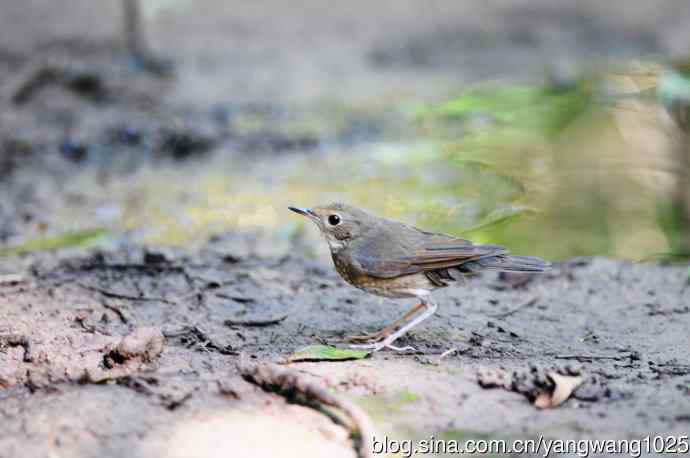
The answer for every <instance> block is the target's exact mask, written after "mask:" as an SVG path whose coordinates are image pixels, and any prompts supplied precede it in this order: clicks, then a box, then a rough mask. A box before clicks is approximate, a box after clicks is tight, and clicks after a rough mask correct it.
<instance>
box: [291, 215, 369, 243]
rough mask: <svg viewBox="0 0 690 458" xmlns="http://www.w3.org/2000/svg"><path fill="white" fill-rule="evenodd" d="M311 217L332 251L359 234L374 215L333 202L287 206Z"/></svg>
mask: <svg viewBox="0 0 690 458" xmlns="http://www.w3.org/2000/svg"><path fill="white" fill-rule="evenodd" d="M288 208H289V209H290V210H292V211H293V212H295V213H299V214H300V215H303V216H306V217H307V218H309V219H311V220H312V221H313V222H314V223H315V224H316V226H317V227H318V228H319V230H320V231H321V233H322V234H323V236H324V237H325V238H326V241H327V242H328V246H329V247H330V249H331V251H332V252H335V251H339V250H341V249H342V248H345V247H347V245H348V244H349V243H350V242H352V241H353V240H354V239H356V238H357V237H359V236H361V235H362V234H363V233H364V231H365V230H366V228H367V222H368V221H369V220H371V219H373V218H375V217H374V216H372V215H370V214H369V213H367V212H365V211H364V210H360V209H358V208H355V207H352V206H350V205H345V204H340V203H333V204H328V205H323V206H319V207H313V208H298V207H288Z"/></svg>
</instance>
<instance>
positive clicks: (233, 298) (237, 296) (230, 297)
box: [213, 292, 254, 304]
mask: <svg viewBox="0 0 690 458" xmlns="http://www.w3.org/2000/svg"><path fill="white" fill-rule="evenodd" d="M213 295H214V296H216V297H219V298H221V299H228V300H231V301H235V302H240V303H243V304H244V303H247V302H254V298H253V297H246V296H242V295H240V294H237V293H235V294H228V293H222V292H219V293H214V294H213Z"/></svg>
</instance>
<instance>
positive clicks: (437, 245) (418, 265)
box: [353, 227, 507, 278]
mask: <svg viewBox="0 0 690 458" xmlns="http://www.w3.org/2000/svg"><path fill="white" fill-rule="evenodd" d="M406 229H408V230H412V231H414V232H407V233H406V234H404V235H402V236H401V234H399V233H398V234H395V235H396V236H395V237H393V236H392V235H391V234H381V235H380V236H378V237H374V238H368V239H367V240H364V241H363V242H362V243H361V244H360V246H359V247H358V249H356V250H353V253H354V255H353V256H354V260H355V261H356V262H357V264H358V265H359V266H360V268H361V269H362V270H363V271H364V272H365V273H366V274H368V275H371V276H373V277H378V278H395V277H399V276H402V275H410V274H414V273H417V272H425V271H430V270H436V269H444V268H448V267H454V266H459V265H461V264H463V263H465V262H468V261H474V260H477V259H481V258H484V257H487V256H496V255H500V254H505V253H507V250H506V249H505V248H503V247H500V246H497V245H474V244H473V243H472V242H470V241H469V240H464V239H460V238H457V237H453V236H451V235H446V234H436V233H431V232H425V231H421V230H419V229H416V228H411V227H406ZM391 240H395V241H396V242H395V243H392V242H391Z"/></svg>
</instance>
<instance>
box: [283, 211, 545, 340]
mask: <svg viewBox="0 0 690 458" xmlns="http://www.w3.org/2000/svg"><path fill="white" fill-rule="evenodd" d="M288 208H289V209H290V210H292V211H294V212H296V213H299V214H300V215H304V216H306V217H308V218H309V219H311V220H312V221H313V222H314V223H316V225H317V226H318V228H319V230H320V231H321V233H322V234H323V236H324V237H325V238H326V242H328V246H329V248H330V249H331V257H332V258H333V263H334V264H335V268H336V269H337V270H338V273H339V274H340V276H341V277H343V279H345V281H347V282H348V283H350V284H351V285H352V286H355V287H357V288H359V289H361V290H364V291H366V292H368V293H371V294H375V295H378V296H384V297H390V298H404V297H416V298H418V299H419V301H420V303H419V304H418V305H416V306H414V307H412V309H410V310H409V311H408V312H407V313H405V315H403V316H402V317H401V318H399V319H398V320H396V321H395V322H394V323H392V324H390V325H389V326H386V327H385V328H383V329H381V330H380V331H378V332H376V333H373V334H367V335H364V336H352V337H350V338H349V341H350V342H352V341H359V342H361V341H365V343H364V344H362V345H351V347H353V348H362V349H369V350H374V351H377V350H380V349H382V348H390V349H393V350H408V349H410V348H411V347H403V348H401V347H396V346H393V345H392V344H393V342H394V341H395V340H396V339H397V338H398V337H400V336H401V335H403V334H404V333H406V332H407V331H409V330H410V329H412V328H413V327H415V326H417V325H418V324H419V323H421V322H422V321H424V320H425V319H427V318H429V317H430V316H431V315H433V314H434V312H435V311H436V309H437V307H438V306H437V304H436V302H435V301H434V300H433V298H432V297H431V292H432V291H433V290H435V289H438V288H443V287H446V286H448V285H449V284H451V283H453V282H456V281H459V280H461V279H462V278H463V277H464V276H466V275H471V274H474V273H477V272H481V271H483V270H498V271H507V272H535V273H536V272H544V271H545V270H546V269H548V268H549V267H550V264H549V263H548V262H546V261H544V260H542V259H539V258H534V257H527V256H511V255H509V254H508V250H506V249H505V248H503V247H501V246H498V245H475V244H473V243H472V242H470V241H469V240H463V239H460V238H457V237H454V236H452V235H446V234H439V233H435V232H427V231H423V230H421V229H417V228H416V227H412V226H408V225H407V224H403V223H399V222H397V221H391V220H388V219H385V218H380V217H377V216H374V215H372V214H370V213H367V212H366V211H364V210H360V209H359V208H355V207H352V206H349V205H345V204H340V203H334V204H330V205H325V206H322V207H314V208H311V209H306V208H296V207H288ZM420 312H421V313H420Z"/></svg>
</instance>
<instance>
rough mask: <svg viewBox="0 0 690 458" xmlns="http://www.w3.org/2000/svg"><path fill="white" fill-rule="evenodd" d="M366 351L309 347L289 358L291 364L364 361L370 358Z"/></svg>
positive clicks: (317, 346)
mask: <svg viewBox="0 0 690 458" xmlns="http://www.w3.org/2000/svg"><path fill="white" fill-rule="evenodd" d="M369 354H370V352H368V351H366V350H352V349H344V348H336V347H331V346H328V345H309V346H308V347H304V348H301V349H299V350H297V351H296V352H294V353H293V354H292V355H290V356H289V357H288V362H289V363H294V362H296V361H345V360H350V359H363V358H366V357H367V356H369Z"/></svg>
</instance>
